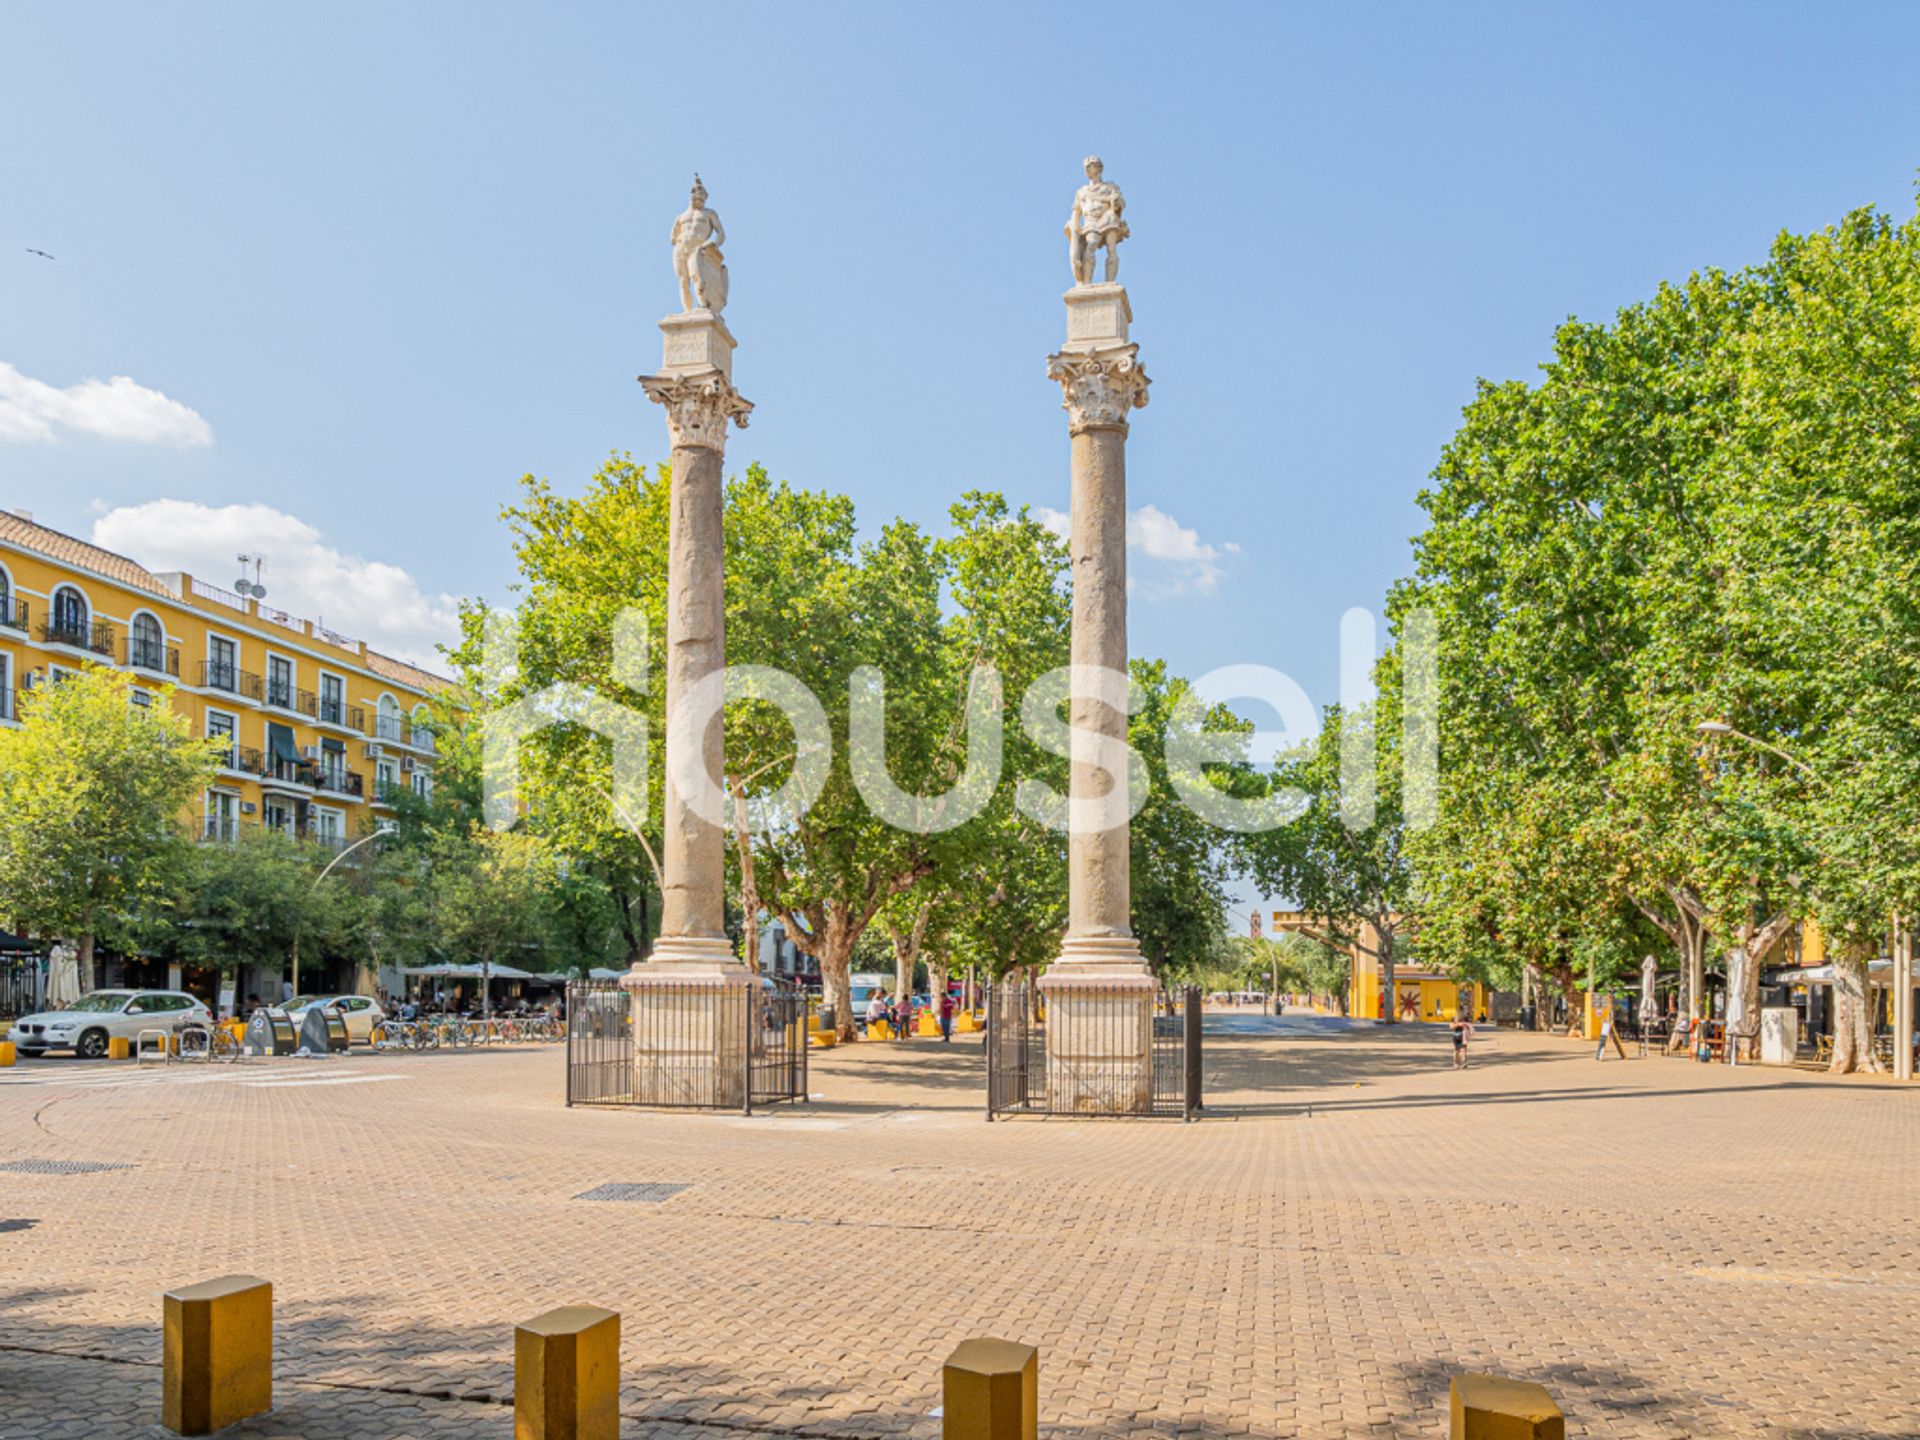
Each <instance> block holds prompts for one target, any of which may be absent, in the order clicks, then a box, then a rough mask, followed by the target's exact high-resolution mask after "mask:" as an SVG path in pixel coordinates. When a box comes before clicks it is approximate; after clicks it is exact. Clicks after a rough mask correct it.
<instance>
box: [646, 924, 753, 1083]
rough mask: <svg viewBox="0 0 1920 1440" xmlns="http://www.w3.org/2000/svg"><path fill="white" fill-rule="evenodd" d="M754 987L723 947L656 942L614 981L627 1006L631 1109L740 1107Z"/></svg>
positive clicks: (697, 941) (688, 939) (685, 940)
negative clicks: (650, 952) (639, 961)
mask: <svg viewBox="0 0 1920 1440" xmlns="http://www.w3.org/2000/svg"><path fill="white" fill-rule="evenodd" d="M753 985H754V979H753V975H752V974H751V972H749V971H748V969H747V967H746V966H745V965H742V964H741V963H740V962H739V961H738V960H737V959H735V958H734V955H733V951H732V949H731V947H729V946H728V944H727V942H726V941H724V940H718V939H702V938H697V937H693V936H684V935H679V936H676V935H663V936H661V937H660V940H659V942H658V943H657V944H656V945H655V946H654V951H653V957H652V959H650V960H649V961H648V962H647V963H646V964H644V965H636V966H634V967H633V969H632V970H630V971H629V972H628V973H627V974H626V975H625V976H624V977H622V979H621V981H620V986H621V988H622V989H624V990H626V991H627V992H628V994H629V995H631V996H632V1000H633V1103H635V1104H636V1105H664V1106H682V1107H694V1108H698V1109H703V1110H737V1109H741V1108H743V1107H744V1106H745V1104H746V1100H747V1091H746V1086H747V1020H748V1014H749V1001H750V999H751V996H752V994H753Z"/></svg>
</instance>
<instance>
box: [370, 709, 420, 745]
mask: <svg viewBox="0 0 1920 1440" xmlns="http://www.w3.org/2000/svg"><path fill="white" fill-rule="evenodd" d="M373 736H374V739H376V740H390V741H392V742H393V743H394V744H395V745H410V744H412V743H413V742H412V740H411V738H410V737H409V735H408V726H407V722H406V721H404V720H402V719H401V718H400V717H399V716H398V715H376V716H374V717H373Z"/></svg>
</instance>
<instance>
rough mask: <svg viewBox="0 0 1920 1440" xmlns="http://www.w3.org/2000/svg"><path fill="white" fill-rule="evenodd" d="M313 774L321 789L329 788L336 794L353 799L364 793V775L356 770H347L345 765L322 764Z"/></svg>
mask: <svg viewBox="0 0 1920 1440" xmlns="http://www.w3.org/2000/svg"><path fill="white" fill-rule="evenodd" d="M315 774H316V776H317V777H318V783H319V787H320V788H321V789H322V790H330V791H332V792H333V793H334V794H336V795H349V796H352V797H353V798H354V799H355V800H358V799H359V798H360V797H361V796H362V795H364V794H365V793H366V777H365V776H363V775H361V774H360V772H359V771H357V770H349V769H347V768H346V767H345V766H333V765H322V766H321V767H320V768H319V769H318V770H317V771H316V772H315Z"/></svg>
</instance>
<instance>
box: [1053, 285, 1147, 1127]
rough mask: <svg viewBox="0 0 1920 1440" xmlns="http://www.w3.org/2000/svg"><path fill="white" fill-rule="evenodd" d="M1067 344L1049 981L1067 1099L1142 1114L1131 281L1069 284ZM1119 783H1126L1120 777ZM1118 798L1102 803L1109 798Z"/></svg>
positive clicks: (1061, 364) (1135, 381)
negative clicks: (1132, 679) (1063, 589)
mask: <svg viewBox="0 0 1920 1440" xmlns="http://www.w3.org/2000/svg"><path fill="white" fill-rule="evenodd" d="M1066 302H1067V343H1066V345H1065V346H1063V347H1062V348H1061V350H1060V352H1059V353H1058V354H1056V355H1053V356H1050V357H1049V358H1048V362H1047V373H1048V375H1049V376H1050V377H1051V378H1053V379H1055V380H1058V381H1059V382H1060V386H1061V390H1062V392H1063V396H1064V398H1063V400H1062V408H1064V409H1065V410H1066V412H1067V428H1068V433H1069V435H1070V436H1071V437H1072V441H1071V443H1072V451H1073V502H1072V526H1073V533H1072V537H1071V539H1070V541H1069V544H1070V547H1071V553H1072V562H1073V665H1074V671H1073V680H1072V686H1071V698H1070V702H1069V714H1070V717H1071V721H1072V725H1073V731H1072V741H1071V749H1072V753H1071V757H1070V761H1071V770H1070V775H1069V786H1068V788H1069V798H1070V803H1071V808H1072V810H1073V811H1074V812H1075V813H1074V816H1073V820H1072V823H1071V827H1070V829H1069V833H1068V838H1067V935H1066V939H1065V941H1064V943H1063V944H1062V947H1061V952H1060V958H1059V959H1058V960H1057V961H1055V962H1054V963H1053V964H1052V965H1051V966H1050V967H1049V968H1048V970H1047V972H1046V974H1045V976H1043V977H1042V979H1041V981H1040V989H1041V991H1042V993H1043V994H1044V995H1045V997H1046V1001H1047V1015H1048V1022H1047V1023H1048V1031H1049V1038H1048V1046H1047V1067H1048V1075H1047V1083H1048V1087H1049V1090H1050V1096H1049V1103H1050V1104H1051V1105H1052V1107H1053V1108H1054V1109H1056V1110H1062V1109H1064V1110H1077V1111H1083V1112H1086V1113H1123V1114H1124V1113H1132V1112H1136V1111H1143V1110H1145V1109H1147V1108H1148V1106H1149V1104H1150V1101H1151V1097H1152V1071H1153V1055H1152V1045H1151V1041H1152V1034H1153V997H1154V990H1155V985H1154V980H1153V975H1152V972H1151V970H1150V969H1149V968H1148V966H1147V963H1146V960H1145V958H1144V957H1143V956H1142V955H1141V953H1140V943H1139V941H1137V940H1136V939H1135V938H1134V935H1133V927H1132V923H1131V920H1132V914H1131V911H1132V898H1133V893H1132V883H1131V879H1130V874H1129V856H1128V844H1129V826H1128V822H1127V809H1126V806H1125V804H1124V800H1125V786H1126V783H1127V782H1126V777H1125V774H1124V772H1122V773H1121V774H1119V775H1117V776H1110V775H1109V773H1108V771H1107V770H1106V769H1104V768H1103V767H1102V766H1101V765H1100V764H1099V763H1098V761H1097V758H1096V757H1097V755H1098V754H1099V752H1100V751H1101V750H1102V749H1104V750H1105V751H1106V752H1107V754H1108V756H1109V757H1116V756H1121V755H1123V754H1124V751H1123V750H1122V749H1121V748H1120V747H1122V746H1124V745H1125V743H1126V738H1127V711H1126V685H1127V682H1126V674H1127V415H1128V413H1129V412H1130V411H1131V410H1133V409H1134V408H1135V407H1136V406H1141V405H1145V404H1146V403H1147V375H1146V371H1145V370H1143V369H1142V368H1141V366H1140V360H1139V349H1140V347H1139V346H1138V345H1135V344H1133V343H1132V342H1131V341H1130V340H1129V339H1128V326H1129V325H1130V324H1131V323H1132V320H1133V311H1132V308H1131V307H1130V306H1129V305H1128V303H1127V292H1126V290H1125V288H1124V287H1123V286H1120V285H1118V284H1112V283H1108V284H1098V285H1096V284H1085V285H1076V286H1075V287H1074V288H1073V289H1071V290H1069V291H1068V292H1067V295H1066ZM1116 781H1117V786H1118V788H1117V789H1116V783H1115V782H1116ZM1103 798H1104V799H1110V800H1111V801H1112V802H1113V804H1112V809H1111V810H1110V811H1109V812H1108V813H1106V814H1104V815H1095V814H1090V813H1089V812H1090V811H1093V810H1095V809H1096V808H1097V807H1098V805H1099V803H1100V802H1101V801H1102V799H1103Z"/></svg>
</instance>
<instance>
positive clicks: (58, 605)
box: [47, 585, 88, 645]
mask: <svg viewBox="0 0 1920 1440" xmlns="http://www.w3.org/2000/svg"><path fill="white" fill-rule="evenodd" d="M87 618H88V616H87V597H86V596H84V595H82V594H81V593H80V592H79V591H78V590H76V589H74V588H73V586H71V585H62V586H61V587H60V588H59V589H58V590H55V591H54V592H53V613H52V615H51V616H49V617H48V625H47V629H48V634H47V638H48V639H49V640H59V641H61V642H63V643H65V644H68V645H85V644H86V643H87V640H88V630H87Z"/></svg>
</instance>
